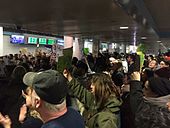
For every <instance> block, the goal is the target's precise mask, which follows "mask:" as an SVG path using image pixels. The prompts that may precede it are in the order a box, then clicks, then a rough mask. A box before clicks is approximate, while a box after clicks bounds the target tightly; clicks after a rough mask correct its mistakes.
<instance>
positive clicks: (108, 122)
mask: <svg viewBox="0 0 170 128" xmlns="http://www.w3.org/2000/svg"><path fill="white" fill-rule="evenodd" d="M68 85H69V88H70V90H71V91H72V93H73V95H74V96H75V97H77V98H78V99H79V100H80V102H82V103H83V104H84V105H85V108H86V110H87V111H85V113H84V115H83V116H84V118H85V122H86V125H87V127H88V128H117V126H118V124H119V121H118V113H119V110H120V109H119V107H120V105H121V101H120V100H118V99H117V98H116V96H114V95H111V96H110V97H109V99H108V101H107V103H106V104H105V105H104V109H103V110H100V111H99V110H98V108H99V106H100V104H99V103H98V104H96V103H95V97H94V95H93V94H92V93H91V92H90V91H88V90H87V89H86V88H84V87H83V86H82V85H80V83H79V82H78V81H77V80H76V79H72V80H71V81H70V82H69V83H68Z"/></svg>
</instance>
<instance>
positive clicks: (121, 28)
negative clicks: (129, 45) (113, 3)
mask: <svg viewBox="0 0 170 128" xmlns="http://www.w3.org/2000/svg"><path fill="white" fill-rule="evenodd" d="M128 28H129V27H120V29H128Z"/></svg>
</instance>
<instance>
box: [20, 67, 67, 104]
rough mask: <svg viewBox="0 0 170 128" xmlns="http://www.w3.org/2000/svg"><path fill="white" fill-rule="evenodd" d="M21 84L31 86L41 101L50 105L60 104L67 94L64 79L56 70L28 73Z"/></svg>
mask: <svg viewBox="0 0 170 128" xmlns="http://www.w3.org/2000/svg"><path fill="white" fill-rule="evenodd" d="M23 82H24V84H26V85H27V86H32V87H33V89H34V90H35V92H36V93H37V95H38V96H39V97H40V98H41V99H42V100H44V101H46V102H48V103H51V104H60V103H62V101H63V100H64V98H65V97H66V95H67V92H68V87H67V80H66V78H65V77H64V76H63V75H62V74H61V73H59V72H58V71H56V70H46V71H42V72H28V73H26V74H25V75H24V77H23Z"/></svg>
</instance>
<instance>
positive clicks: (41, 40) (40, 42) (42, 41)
mask: <svg viewBox="0 0 170 128" xmlns="http://www.w3.org/2000/svg"><path fill="white" fill-rule="evenodd" d="M38 42H39V44H47V39H46V38H39V39H38Z"/></svg>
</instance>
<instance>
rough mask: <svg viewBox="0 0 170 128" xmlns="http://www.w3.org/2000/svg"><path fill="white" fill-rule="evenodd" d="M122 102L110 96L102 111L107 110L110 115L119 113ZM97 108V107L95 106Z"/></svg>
mask: <svg viewBox="0 0 170 128" xmlns="http://www.w3.org/2000/svg"><path fill="white" fill-rule="evenodd" d="M121 104H122V100H121V99H118V98H117V97H116V96H115V95H111V96H110V97H109V98H108V100H107V102H106V103H105V104H104V110H106V111H107V110H109V111H111V112H112V113H115V112H119V111H120V106H121ZM97 106H99V105H97Z"/></svg>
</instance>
